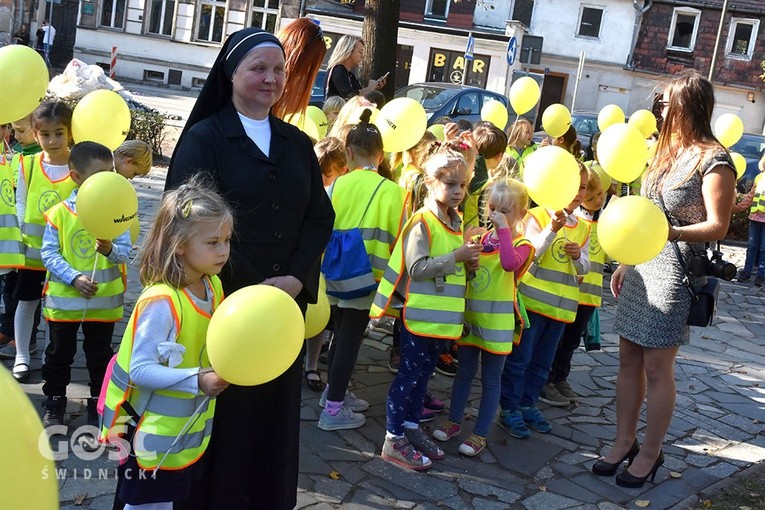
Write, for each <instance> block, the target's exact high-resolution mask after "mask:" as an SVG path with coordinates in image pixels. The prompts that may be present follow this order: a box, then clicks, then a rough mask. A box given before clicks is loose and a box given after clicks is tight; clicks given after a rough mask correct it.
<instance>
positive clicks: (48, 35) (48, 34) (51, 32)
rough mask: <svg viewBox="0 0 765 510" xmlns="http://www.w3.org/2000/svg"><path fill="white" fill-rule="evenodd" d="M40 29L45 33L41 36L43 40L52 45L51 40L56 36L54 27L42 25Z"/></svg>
mask: <svg viewBox="0 0 765 510" xmlns="http://www.w3.org/2000/svg"><path fill="white" fill-rule="evenodd" d="M42 31H43V32H44V33H45V35H44V36H43V42H44V43H45V44H50V45H51V46H53V40H54V39H55V38H56V29H55V28H53V26H52V25H48V26H45V27H42Z"/></svg>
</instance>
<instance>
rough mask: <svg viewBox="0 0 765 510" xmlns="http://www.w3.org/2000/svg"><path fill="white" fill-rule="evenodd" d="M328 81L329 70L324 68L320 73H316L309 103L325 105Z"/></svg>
mask: <svg viewBox="0 0 765 510" xmlns="http://www.w3.org/2000/svg"><path fill="white" fill-rule="evenodd" d="M326 83H327V71H326V70H324V69H322V70H320V71H319V74H317V75H316V79H315V80H314V82H313V88H312V89H311V100H310V101H309V102H308V104H312V105H314V106H317V107H319V108H321V107H322V106H324V99H325V97H324V94H325V92H324V86H325V85H326Z"/></svg>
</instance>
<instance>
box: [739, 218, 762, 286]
mask: <svg viewBox="0 0 765 510" xmlns="http://www.w3.org/2000/svg"><path fill="white" fill-rule="evenodd" d="M757 252H759V255H760V265H759V267H758V269H757V275H758V276H765V223H762V222H760V221H752V220H749V240H748V242H747V244H746V260H745V261H744V272H745V273H747V274H751V273H752V270H753V269H754V261H755V259H757Z"/></svg>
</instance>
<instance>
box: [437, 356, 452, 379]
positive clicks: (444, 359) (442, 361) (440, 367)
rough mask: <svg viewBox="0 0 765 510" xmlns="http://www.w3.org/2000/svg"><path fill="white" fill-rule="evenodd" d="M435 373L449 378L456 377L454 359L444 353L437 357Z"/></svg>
mask: <svg viewBox="0 0 765 510" xmlns="http://www.w3.org/2000/svg"><path fill="white" fill-rule="evenodd" d="M436 372H438V373H439V374H443V375H446V376H449V377H454V376H455V375H457V362H456V361H455V360H454V357H453V356H452V355H451V354H449V353H446V352H445V353H443V354H441V355H440V356H438V362H436Z"/></svg>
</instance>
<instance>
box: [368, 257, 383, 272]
mask: <svg viewBox="0 0 765 510" xmlns="http://www.w3.org/2000/svg"><path fill="white" fill-rule="evenodd" d="M369 263H370V264H372V267H373V268H374V269H377V270H378V271H385V268H386V267H388V261H387V260H386V259H384V258H382V257H378V256H377V255H374V254H370V255H369Z"/></svg>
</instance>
